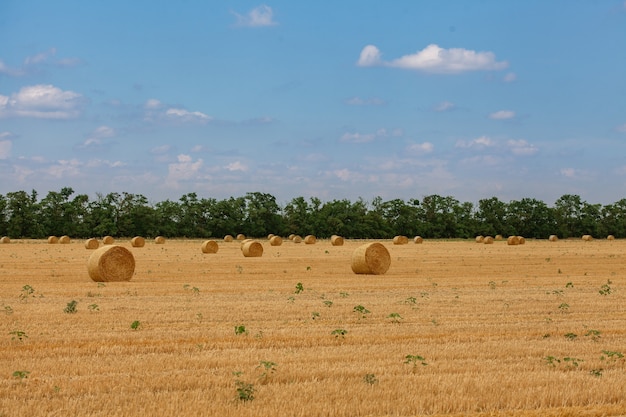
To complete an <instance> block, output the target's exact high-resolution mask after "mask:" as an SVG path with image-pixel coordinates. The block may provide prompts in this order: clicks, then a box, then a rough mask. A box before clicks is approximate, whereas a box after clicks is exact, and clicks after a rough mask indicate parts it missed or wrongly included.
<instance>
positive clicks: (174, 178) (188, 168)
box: [165, 154, 204, 188]
mask: <svg viewBox="0 0 626 417" xmlns="http://www.w3.org/2000/svg"><path fill="white" fill-rule="evenodd" d="M177 160H178V162H176V163H171V164H169V165H168V173H167V178H166V179H165V184H166V185H167V186H170V187H174V188H178V186H179V181H184V180H191V179H194V178H196V177H197V176H198V174H199V172H200V168H202V164H203V163H204V162H203V161H202V159H198V160H197V161H196V162H193V160H192V158H191V156H189V155H184V154H180V155H178V157H177Z"/></svg>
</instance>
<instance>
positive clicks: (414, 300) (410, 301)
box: [404, 297, 417, 304]
mask: <svg viewBox="0 0 626 417" xmlns="http://www.w3.org/2000/svg"><path fill="white" fill-rule="evenodd" d="M404 304H417V298H415V297H407V299H406V300H404Z"/></svg>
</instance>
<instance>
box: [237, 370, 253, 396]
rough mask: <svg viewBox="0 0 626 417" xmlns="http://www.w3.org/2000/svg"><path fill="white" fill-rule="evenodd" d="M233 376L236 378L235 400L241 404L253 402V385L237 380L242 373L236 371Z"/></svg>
mask: <svg viewBox="0 0 626 417" xmlns="http://www.w3.org/2000/svg"><path fill="white" fill-rule="evenodd" d="M233 375H235V377H236V378H237V379H235V390H236V391H237V399H238V400H239V401H243V402H247V401H252V400H254V384H251V383H249V382H245V381H242V380H241V379H239V377H240V376H241V375H243V372H240V371H236V372H233Z"/></svg>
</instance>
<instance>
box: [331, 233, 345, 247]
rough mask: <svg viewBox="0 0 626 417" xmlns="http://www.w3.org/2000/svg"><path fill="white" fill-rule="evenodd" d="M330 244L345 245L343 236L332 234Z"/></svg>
mask: <svg viewBox="0 0 626 417" xmlns="http://www.w3.org/2000/svg"><path fill="white" fill-rule="evenodd" d="M330 244H331V245H333V246H343V238H342V237H341V236H338V235H332V236H331V237H330Z"/></svg>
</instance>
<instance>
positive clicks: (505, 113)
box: [489, 110, 515, 120]
mask: <svg viewBox="0 0 626 417" xmlns="http://www.w3.org/2000/svg"><path fill="white" fill-rule="evenodd" d="M514 117H515V112H514V111H511V110H499V111H497V112H494V113H491V114H490V115H489V118H490V119H493V120H507V119H512V118H514Z"/></svg>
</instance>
